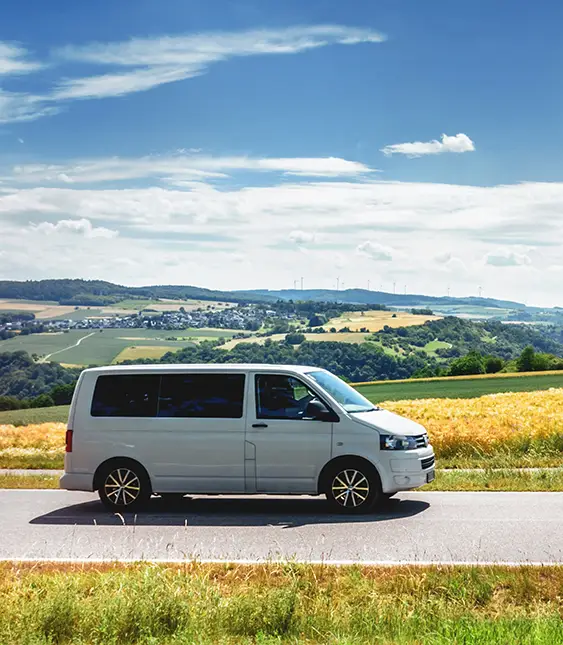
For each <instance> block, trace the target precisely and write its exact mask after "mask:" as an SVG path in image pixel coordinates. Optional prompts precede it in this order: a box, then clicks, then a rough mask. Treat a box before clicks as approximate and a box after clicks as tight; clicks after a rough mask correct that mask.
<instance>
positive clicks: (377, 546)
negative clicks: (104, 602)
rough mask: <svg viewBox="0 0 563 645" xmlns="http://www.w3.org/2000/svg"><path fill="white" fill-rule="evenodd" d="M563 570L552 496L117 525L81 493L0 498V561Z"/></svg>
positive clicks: (436, 496)
mask: <svg viewBox="0 0 563 645" xmlns="http://www.w3.org/2000/svg"><path fill="white" fill-rule="evenodd" d="M192 558H196V559H201V560H238V561H259V560H264V559H280V558H281V559H292V558H293V559H296V560H307V561H326V562H341V563H344V562H350V561H355V562H365V563H427V562H440V563H454V562H457V563H461V562H463V563H465V562H471V563H490V562H506V563H516V564H518V563H546V564H548V563H563V493H438V492H420V493H409V494H406V493H405V494H400V495H399V499H397V500H395V499H394V500H391V503H390V505H389V506H388V507H387V508H386V509H385V511H383V512H381V513H379V514H374V515H370V516H361V517H343V516H340V515H332V514H330V513H329V512H328V511H327V509H326V507H325V502H324V500H323V499H322V498H306V497H301V498H299V497H298V498H288V497H283V498H282V497H279V498H273V497H246V498H236V497H207V498H202V497H200V498H197V497H196V498H192V499H190V498H185V499H183V500H181V501H180V502H179V503H170V502H165V501H164V500H162V499H158V498H154V499H153V500H151V504H150V506H149V508H148V509H147V511H146V512H144V513H140V514H139V515H137V516H136V517H135V516H125V517H123V518H120V517H118V516H116V515H112V514H111V513H108V512H107V511H105V510H104V509H103V507H102V506H101V504H100V503H99V501H98V499H97V496H96V495H94V494H91V493H78V492H76V493H75V492H67V491H58V490H54V491H49V490H47V491H36V490H1V491H0V559H31V560H33V559H54V560H55V559H63V560H67V559H68V560H72V559H75V560H82V559H86V560H185V559H192Z"/></svg>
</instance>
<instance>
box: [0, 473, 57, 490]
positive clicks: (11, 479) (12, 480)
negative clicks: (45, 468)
mask: <svg viewBox="0 0 563 645" xmlns="http://www.w3.org/2000/svg"><path fill="white" fill-rule="evenodd" d="M58 487H59V477H58V476H57V475H4V474H1V473H0V488H12V489H15V488H22V489H23V488H28V489H29V488H31V489H38V488H41V489H52V488H58Z"/></svg>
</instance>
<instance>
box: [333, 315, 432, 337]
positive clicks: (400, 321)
mask: <svg viewBox="0 0 563 645" xmlns="http://www.w3.org/2000/svg"><path fill="white" fill-rule="evenodd" d="M439 319H440V316H422V315H417V314H411V313H406V312H403V311H398V312H393V311H364V312H359V311H354V312H346V313H344V314H342V315H341V316H339V317H338V318H333V319H332V320H329V321H328V322H327V323H326V324H325V325H324V328H325V329H326V330H329V329H330V328H331V327H335V328H336V329H341V328H342V327H348V329H350V331H359V330H360V329H362V328H365V329H367V330H368V331H370V332H374V331H379V330H380V329H383V328H384V327H385V326H386V325H387V326H388V327H410V326H412V325H422V324H424V323H425V322H426V321H427V320H439Z"/></svg>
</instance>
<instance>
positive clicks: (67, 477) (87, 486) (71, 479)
mask: <svg viewBox="0 0 563 645" xmlns="http://www.w3.org/2000/svg"><path fill="white" fill-rule="evenodd" d="M59 488H62V489H64V490H85V491H93V490H94V475H89V474H83V473H65V474H64V475H63V476H62V477H61V478H60V480H59Z"/></svg>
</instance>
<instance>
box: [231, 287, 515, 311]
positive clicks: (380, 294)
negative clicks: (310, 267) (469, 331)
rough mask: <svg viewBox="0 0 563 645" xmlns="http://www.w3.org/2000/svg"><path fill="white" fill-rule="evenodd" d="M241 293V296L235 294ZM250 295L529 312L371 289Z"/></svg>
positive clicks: (500, 303)
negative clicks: (493, 308)
mask: <svg viewBox="0 0 563 645" xmlns="http://www.w3.org/2000/svg"><path fill="white" fill-rule="evenodd" d="M235 293H237V292H235ZM246 293H249V294H256V295H262V296H269V297H271V298H275V299H280V300H313V301H319V302H320V301H323V302H327V301H328V302H343V303H344V302H349V303H350V304H373V305H376V304H379V305H390V306H393V305H394V306H397V307H400V306H405V307H416V306H422V305H424V306H429V305H442V306H447V305H472V306H479V307H502V308H507V309H525V308H526V306H525V305H524V304H522V303H519V302H513V301H511V300H497V299H496V298H478V297H466V298H452V297H446V296H442V297H440V296H423V295H418V294H406V295H405V294H398V293H386V292H385V291H368V290H367V289H344V290H341V291H336V290H335V289H303V290H301V289H281V290H277V291H276V290H270V289H255V290H252V291H247V292H246Z"/></svg>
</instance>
